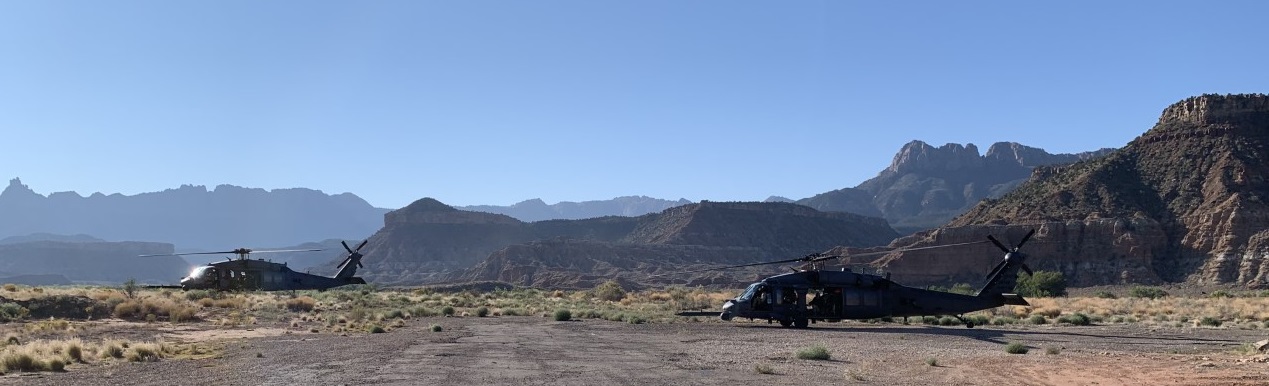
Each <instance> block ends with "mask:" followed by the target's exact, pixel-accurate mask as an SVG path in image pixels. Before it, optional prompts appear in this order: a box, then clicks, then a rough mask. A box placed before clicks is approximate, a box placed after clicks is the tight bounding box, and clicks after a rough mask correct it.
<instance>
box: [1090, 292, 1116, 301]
mask: <svg viewBox="0 0 1269 386" xmlns="http://www.w3.org/2000/svg"><path fill="white" fill-rule="evenodd" d="M1093 297H1095V298H1101V299H1118V298H1119V297H1118V296H1115V293H1114V292H1110V291H1097V292H1096V293H1093Z"/></svg>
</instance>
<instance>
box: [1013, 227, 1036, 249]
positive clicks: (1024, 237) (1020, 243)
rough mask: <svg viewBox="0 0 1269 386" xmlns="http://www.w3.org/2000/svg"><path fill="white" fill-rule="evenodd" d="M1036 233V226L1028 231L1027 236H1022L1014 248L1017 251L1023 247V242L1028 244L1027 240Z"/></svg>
mask: <svg viewBox="0 0 1269 386" xmlns="http://www.w3.org/2000/svg"><path fill="white" fill-rule="evenodd" d="M1034 234H1035V228H1031V231H1030V232H1027V235H1026V236H1022V241H1020V242H1018V245H1017V246H1015V247H1013V250H1015V251H1017V250H1018V248H1022V244H1026V243H1027V240H1029V239H1031V235H1034Z"/></svg>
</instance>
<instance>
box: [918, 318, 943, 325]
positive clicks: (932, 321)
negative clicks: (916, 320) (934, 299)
mask: <svg viewBox="0 0 1269 386" xmlns="http://www.w3.org/2000/svg"><path fill="white" fill-rule="evenodd" d="M921 323H924V324H933V325H937V324H939V318H938V317H935V316H922V317H921Z"/></svg>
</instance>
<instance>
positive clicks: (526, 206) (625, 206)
mask: <svg viewBox="0 0 1269 386" xmlns="http://www.w3.org/2000/svg"><path fill="white" fill-rule="evenodd" d="M690 203H691V201H688V200H686V199H682V198H680V199H679V200H678V201H671V200H662V199H658V198H652V197H645V196H624V197H617V198H614V199H611V200H595V201H582V202H570V201H561V202H559V203H555V204H551V205H547V203H546V202H544V201H542V200H541V199H537V198H535V199H532V200H525V201H521V202H519V203H516V204H513V205H511V206H497V205H471V206H459V207H456V208H457V209H462V210H470V211H475V212H486V213H497V214H505V215H508V216H511V217H515V218H516V219H518V220H520V221H527V222H533V221H542V220H577V219H583V218H595V217H604V216H626V217H637V216H642V215H645V214H648V213H656V212H660V211H662V210H665V209H669V208H671V207H675V206H679V205H684V204H690Z"/></svg>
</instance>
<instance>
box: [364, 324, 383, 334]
mask: <svg viewBox="0 0 1269 386" xmlns="http://www.w3.org/2000/svg"><path fill="white" fill-rule="evenodd" d="M367 331H369V332H370V333H371V334H382V333H385V332H388V331H387V330H384V329H383V327H382V326H380V325H377V324H376V325H373V326H370V328H369V329H367Z"/></svg>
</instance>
